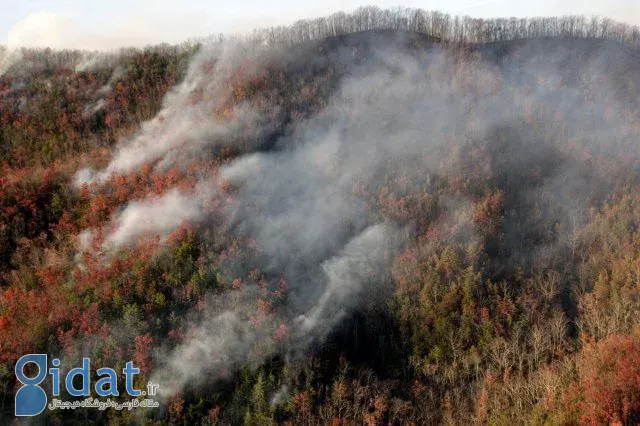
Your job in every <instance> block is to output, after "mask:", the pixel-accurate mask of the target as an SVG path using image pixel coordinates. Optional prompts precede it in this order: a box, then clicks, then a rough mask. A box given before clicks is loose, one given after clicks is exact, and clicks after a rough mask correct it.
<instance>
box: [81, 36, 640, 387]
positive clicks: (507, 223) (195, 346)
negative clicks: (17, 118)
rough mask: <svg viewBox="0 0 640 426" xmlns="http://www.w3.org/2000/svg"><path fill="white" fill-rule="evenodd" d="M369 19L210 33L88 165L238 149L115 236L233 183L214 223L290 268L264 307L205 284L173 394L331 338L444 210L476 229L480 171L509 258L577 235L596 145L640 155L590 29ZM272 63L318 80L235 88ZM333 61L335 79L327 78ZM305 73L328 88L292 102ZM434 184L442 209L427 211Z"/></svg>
mask: <svg viewBox="0 0 640 426" xmlns="http://www.w3.org/2000/svg"><path fill="white" fill-rule="evenodd" d="M359 37H360V38H359V40H360V41H361V43H363V45H364V48H362V47H358V46H356V47H353V46H347V45H345V46H343V47H340V46H338V47H333V48H332V49H334V50H332V51H330V52H329V53H327V54H326V55H325V56H321V57H317V52H318V51H322V50H321V49H320V48H319V47H321V48H326V46H322V45H321V46H318V45H317V44H313V43H311V44H309V45H304V46H302V47H300V48H298V49H297V50H294V51H291V52H283V51H280V50H278V49H274V50H273V51H269V52H265V51H263V49H264V48H263V47H256V46H253V47H249V46H247V45H243V44H241V43H234V42H232V43H231V44H227V43H217V44H216V43H214V44H212V45H211V46H208V47H206V48H204V49H202V50H201V52H200V53H199V54H198V55H197V56H196V58H195V59H194V60H193V62H192V64H191V65H190V68H189V71H188V73H187V77H186V78H185V80H184V82H182V83H181V84H180V85H179V86H178V87H176V88H175V90H173V91H172V92H171V93H170V94H169V95H167V97H166V99H165V101H164V106H163V109H162V111H161V112H160V113H159V114H158V115H157V116H156V117H155V118H154V119H153V120H151V121H150V122H148V123H145V124H144V125H143V126H142V128H141V129H140V131H139V133H138V134H137V135H136V136H135V137H134V138H133V139H132V140H129V141H125V142H123V143H122V144H121V146H120V148H119V149H118V150H117V152H116V153H115V155H114V157H113V159H112V160H111V162H110V164H109V165H108V166H107V167H106V168H105V169H104V170H101V171H97V172H92V171H89V170H84V171H81V172H80V173H79V174H78V175H77V176H76V182H77V183H81V182H98V183H100V182H105V181H106V179H108V178H109V177H110V176H112V175H113V174H116V173H125V172H128V171H131V170H134V169H136V168H138V167H140V166H141V165H143V164H145V163H152V164H155V165H156V167H158V168H166V167H169V166H178V167H180V166H184V165H185V164H188V163H189V162H190V161H192V160H193V159H195V158H200V157H202V158H208V159H211V160H213V159H215V158H216V155H217V154H218V153H219V150H220V148H231V149H233V150H234V152H235V153H236V154H237V156H236V157H235V159H234V160H233V161H231V162H229V163H228V164H225V165H223V166H221V167H220V169H219V174H218V177H219V180H211V179H205V178H203V180H202V181H201V182H200V184H199V185H198V186H197V188H196V189H195V191H193V192H182V191H179V190H173V191H170V192H168V193H167V194H165V195H163V196H162V197H160V198H153V197H152V198H150V199H148V200H143V201H136V202H133V203H131V204H129V205H128V206H127V207H125V208H124V210H122V211H121V212H120V213H119V214H118V215H117V216H116V217H115V219H114V223H115V228H114V230H113V231H112V232H111V233H110V234H109V235H108V236H107V238H106V244H107V245H108V246H109V247H110V248H111V249H114V250H117V249H118V248H119V247H121V246H123V245H128V244H131V243H132V242H134V241H136V239H137V238H139V237H140V236H142V235H145V234H153V233H157V234H161V235H166V234H167V233H169V232H171V231H172V230H173V229H175V228H176V227H178V226H179V225H180V224H181V223H182V222H184V221H190V222H197V223H200V224H201V225H202V226H203V227H205V228H206V227H208V226H213V225H210V223H213V222H212V221H210V219H211V216H210V215H209V214H208V213H207V212H206V208H205V206H206V205H207V203H210V202H212V200H213V199H214V198H216V197H218V196H220V194H221V190H220V188H221V187H222V185H221V184H222V183H224V184H225V185H230V187H231V190H230V191H231V193H232V198H233V201H232V202H231V201H230V202H229V205H228V206H227V208H226V209H223V211H222V214H223V215H225V221H224V226H221V227H219V228H216V229H214V230H213V231H211V233H212V234H214V235H216V236H217V237H219V239H220V240H224V239H225V238H227V239H240V238H247V239H252V240H255V241H256V244H257V246H258V247H259V250H258V252H257V253H256V254H252V255H250V259H249V260H248V261H247V262H246V263H247V264H249V265H251V267H255V268H258V269H259V270H260V271H262V272H263V273H264V275H265V277H266V280H267V281H269V280H272V279H277V278H278V277H282V278H283V279H284V280H286V282H287V283H288V285H289V291H288V294H287V300H286V302H285V306H284V307H283V308H282V309H278V310H277V311H276V312H275V313H273V316H270V317H269V318H268V319H267V320H265V321H264V322H259V323H255V322H253V321H252V318H253V317H254V313H255V310H256V300H257V298H258V297H259V292H258V291H257V290H255V291H251V290H247V291H246V292H244V293H242V294H241V295H238V294H236V293H237V292H234V291H229V292H226V293H223V294H221V295H220V294H218V295H215V296H213V295H212V296H211V297H209V299H208V302H207V303H206V306H205V309H204V311H203V312H202V315H200V318H199V319H198V320H195V321H194V323H193V326H194V329H193V331H192V332H191V333H190V334H189V335H188V337H187V338H186V339H185V341H184V342H183V343H182V345H180V346H179V347H178V348H177V349H175V350H173V351H171V352H169V353H167V354H166V358H165V359H166V361H165V362H161V365H160V366H159V367H158V370H157V371H156V372H155V376H156V377H155V380H154V381H159V382H160V383H161V388H162V389H163V390H164V392H165V396H171V395H172V394H173V393H174V392H177V391H179V390H180V389H181V388H182V387H184V386H196V385H198V384H199V383H201V382H202V381H208V382H211V381H215V380H217V379H220V378H223V377H228V375H229V374H231V373H232V372H233V371H234V370H235V369H236V368H238V367H240V366H243V365H258V364H259V363H260V362H261V361H263V360H265V359H266V358H267V357H269V356H272V355H275V354H278V353H282V352H284V353H286V354H289V355H292V354H293V355H295V354H297V353H300V352H304V351H305V350H306V348H307V347H308V346H309V344H310V343H311V342H313V341H319V342H322V341H323V340H324V339H326V338H327V336H328V335H329V334H330V333H331V331H332V330H334V329H335V328H336V326H337V325H338V324H340V322H341V321H342V320H343V319H344V318H345V317H346V316H348V315H349V314H350V313H352V312H353V311H354V310H357V309H360V308H362V307H364V306H366V304H367V303H369V302H370V301H372V300H378V299H380V298H382V299H384V297H385V296H388V293H389V292H390V291H392V289H391V288H390V286H389V285H388V283H389V279H388V276H387V271H388V270H389V268H388V266H389V262H390V261H392V259H393V257H394V254H395V253H397V251H398V249H399V248H401V247H402V246H404V245H406V244H411V237H412V236H413V237H415V235H416V232H418V231H417V230H418V229H419V228H420V229H422V230H424V227H425V223H426V225H429V224H431V222H435V221H438V220H439V221H440V222H438V224H440V225H442V226H443V227H445V228H447V229H450V230H452V231H451V235H450V236H449V237H450V238H451V239H452V240H454V241H456V240H457V241H468V240H470V239H474V238H479V236H478V233H479V231H478V229H477V227H476V225H474V223H473V217H474V209H475V208H476V206H477V204H478V201H479V200H482V199H483V198H486V197H488V196H489V195H491V194H489V193H486V190H485V188H486V186H490V187H494V188H502V190H503V191H504V193H505V194H506V195H505V201H504V217H503V218H502V219H503V222H502V228H501V231H502V233H503V235H502V243H503V253H505V254H504V255H503V256H504V258H502V259H501V260H502V261H503V262H504V264H505V265H510V267H513V268H515V267H517V266H519V265H522V264H527V263H531V262H535V261H538V260H539V259H541V258H552V257H553V256H554V255H557V254H558V253H559V252H561V250H562V249H563V247H564V244H565V243H566V241H567V238H565V237H558V235H557V234H558V229H563V230H564V231H563V235H564V236H570V235H571V233H572V232H573V230H574V229H577V228H578V227H579V226H581V224H582V223H584V220H586V215H587V214H588V212H587V209H586V208H585V206H588V205H592V204H593V203H597V202H601V201H602V200H603V199H604V197H605V195H606V194H607V193H610V192H611V191H613V190H615V188H613V187H612V185H611V184H610V183H609V182H610V180H609V178H610V177H611V176H609V175H607V173H606V172H603V170H605V171H606V169H602V168H601V167H595V166H594V165H593V163H592V162H590V160H589V159H588V158H587V159H585V152H589V150H591V151H593V150H595V151H600V152H606V153H607V155H608V157H607V158H609V159H610V160H611V161H612V163H613V164H616V165H618V166H619V167H618V168H617V169H616V170H614V171H613V172H614V173H619V174H625V173H628V171H629V170H633V169H632V167H634V166H636V165H637V159H638V155H637V152H638V151H637V140H638V139H637V134H635V133H634V131H633V128H632V127H630V124H629V123H631V122H633V120H632V119H631V118H633V117H629V116H628V114H629V113H628V112H626V113H625V108H626V106H628V105H629V102H633V101H634V100H633V99H628V98H625V97H624V91H622V90H619V88H615V87H612V86H607V85H605V84H602V82H601V80H602V79H601V78H600V77H601V76H602V75H604V74H606V73H608V72H611V69H610V68H609V67H610V66H611V65H610V64H611V61H612V58H610V57H604V56H602V52H598V51H596V52H594V51H593V50H591V49H592V46H590V45H589V44H588V43H586V44H584V45H583V44H580V43H578V42H575V43H574V42H567V43H568V44H567V45H563V44H561V43H564V42H561V41H558V42H557V44H555V45H554V49H552V50H550V51H549V50H545V49H544V48H543V47H544V46H541V45H536V44H529V45H526V44H525V45H524V46H520V47H518V48H513V51H511V52H507V53H503V55H504V56H499V55H495V52H491V51H488V52H483V51H482V49H480V50H479V51H476V52H472V53H469V52H467V53H465V54H458V53H456V52H450V51H447V50H444V49H441V48H436V47H431V48H426V49H421V50H420V49H418V50H416V51H411V50H410V49H408V48H407V47H406V46H407V37H408V36H405V35H402V34H399V35H398V34H395V35H394V34H386V35H379V34H378V35H377V36H374V35H371V34H369V35H364V36H363V35H360V36H359ZM413 41H415V40H413ZM532 43H535V42H532ZM359 49H360V50H359ZM585 49H586V50H585ZM363 51H364V52H365V53H366V54H363ZM607 51H608V52H609V50H607ZM296 55H299V56H296ZM620 55H622V53H620ZM292 58H295V60H294V59H292ZM585 58H588V60H585ZM617 63H618V64H619V63H620V62H617ZM301 64H303V65H301ZM582 64H585V66H584V67H582V66H579V65H582ZM274 66H279V67H280V68H279V69H277V70H276V71H274V73H275V74H276V75H277V73H278V71H280V72H282V73H289V74H290V75H293V77H291V81H287V80H286V79H284V80H280V81H279V82H278V84H280V85H285V86H286V87H294V85H293V83H292V81H299V80H305V81H306V82H310V83H309V84H310V86H311V87H309V86H302V88H301V89H300V93H287V94H286V95H285V96H284V97H277V96H276V94H275V93H274V91H269V90H266V89H265V90H257V91H256V93H255V94H253V95H245V96H238V95H237V93H234V90H235V89H236V88H237V87H241V86H246V84H247V82H250V81H252V80H253V79H254V78H255V77H260V76H264V75H266V73H267V70H268V69H269V67H274ZM328 68H330V69H332V70H337V71H335V73H336V74H337V75H334V76H333V77H331V78H334V79H338V81H339V82H338V83H335V84H334V83H333V82H329V81H328V80H324V81H319V82H318V81H317V80H314V76H315V74H314V73H318V74H321V75H325V76H326V75H327V74H328V73H327V71H326V70H327V69H328ZM239 69H241V70H242V71H243V74H242V76H241V77H238V78H236V77H234V75H236V73H237V71H238V70H239ZM318 70H320V71H322V72H324V74H322V72H320V71H318ZM576 76H577V77H578V78H576ZM325 78H327V79H328V78H329V77H325ZM567 82H573V83H571V84H568V83H567ZM289 84H290V85H289ZM314 84H315V85H314ZM296 87H298V86H296ZM327 88H330V89H327ZM323 89H324V90H326V92H328V93H326V92H322V90H323ZM305 90H306V91H308V92H309V93H314V90H315V91H316V92H315V93H316V96H317V97H320V96H324V102H323V104H322V108H320V110H319V111H314V113H310V114H308V115H306V116H301V117H302V118H298V119H296V120H293V119H291V120H287V117H288V116H289V117H290V116H293V113H292V112H291V109H292V108H293V107H291V106H290V105H285V104H284V101H285V100H286V101H288V102H290V103H294V102H299V103H300V105H307V104H308V101H307V100H306V99H304V96H302V93H303V91H305ZM320 93H324V94H323V95H320ZM604 116H609V119H606V120H605V119H604ZM265 141H266V142H268V143H265ZM634 147H635V151H634V150H633V148H634ZM586 157H588V155H586ZM629 176H630V177H629V179H631V180H633V179H634V178H633V176H632V175H629ZM395 194H400V195H397V198H393V197H396V195H395ZM415 194H418V195H415ZM230 198H231V197H230ZM432 204H434V205H437V206H439V208H440V209H441V211H440V212H441V213H442V215H441V216H440V217H434V218H432V217H430V214H431V211H430V210H429V209H428V208H427V207H426V206H427V205H432ZM434 238H436V237H434ZM443 238H444V237H443ZM247 264H245V263H240V262H238V263H236V264H234V263H233V261H229V263H227V264H223V265H222V266H221V269H222V270H221V274H222V275H224V276H225V277H228V278H230V279H232V278H233V277H234V276H238V274H239V273H238V271H243V272H244V273H245V275H246V273H247V271H246V269H247ZM278 324H282V325H284V326H285V328H286V329H287V330H289V333H290V339H289V340H286V339H285V340H286V344H284V343H283V341H282V340H279V339H278V338H276V337H274V336H273V334H272V333H271V331H272V330H273V329H274V326H275V325H278ZM283 345H284V348H283ZM171 383H172V384H174V386H171V385H170V384H171Z"/></svg>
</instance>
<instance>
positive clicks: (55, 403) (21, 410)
mask: <svg viewBox="0 0 640 426" xmlns="http://www.w3.org/2000/svg"><path fill="white" fill-rule="evenodd" d="M47 360H48V357H47V355H46V354H28V355H24V356H23V357H22V358H20V359H19V360H18V362H17V363H16V368H15V373H16V379H18V381H19V382H20V383H22V385H23V386H22V387H21V388H20V389H19V390H18V392H16V397H15V415H16V416H19V417H20V416H28V417H31V416H37V415H38V414H40V413H42V412H43V411H44V409H45V408H47V403H48V396H47V392H46V391H45V390H44V389H43V388H42V386H41V385H42V382H43V381H44V380H45V378H46V377H47V375H50V376H51V395H52V396H60V393H61V391H60V387H61V383H60V368H59V367H60V360H59V359H57V358H54V359H53V360H51V364H52V365H53V367H51V368H49V365H48V362H47ZM28 364H34V365H35V366H37V367H38V368H37V370H38V372H37V374H36V375H35V376H33V377H27V375H26V374H25V371H24V368H25V366H26V365H28ZM139 373H140V369H139V368H135V367H134V366H133V362H132V361H129V362H127V364H126V365H125V368H123V369H122V374H124V377H125V391H126V393H127V394H128V395H129V396H131V397H134V398H135V397H138V396H146V395H155V394H156V392H157V390H158V387H159V385H157V384H154V383H152V382H149V383H148V384H147V390H146V391H141V390H138V389H135V388H134V386H133V379H134V376H135V375H136V374H139ZM96 374H97V375H98V377H99V380H98V381H97V382H96V383H95V385H94V387H93V390H94V392H95V393H96V394H97V395H98V396H100V397H117V396H120V392H119V391H118V376H117V374H116V371H115V370H114V369H112V368H99V369H98V370H96ZM76 377H78V378H81V380H78V379H76ZM74 379H75V384H74ZM64 389H65V390H66V392H67V393H68V394H69V395H71V396H74V397H82V396H84V397H89V398H87V399H85V400H83V401H73V402H69V401H61V400H59V399H53V400H52V402H51V403H49V404H48V405H49V409H50V410H55V409H57V408H59V409H75V408H80V407H94V408H99V409H101V410H104V409H106V408H109V407H113V408H115V409H117V410H122V409H123V408H127V409H129V410H131V409H132V408H137V407H158V406H159V404H158V403H157V402H155V401H153V400H151V399H145V400H143V401H140V400H139V399H134V400H132V401H126V402H122V403H118V402H116V401H114V400H112V399H110V398H109V399H107V400H106V401H100V400H98V399H94V398H91V397H90V395H91V359H90V358H82V366H81V367H76V368H72V369H71V370H69V372H68V373H67V375H66V377H65V380H64Z"/></svg>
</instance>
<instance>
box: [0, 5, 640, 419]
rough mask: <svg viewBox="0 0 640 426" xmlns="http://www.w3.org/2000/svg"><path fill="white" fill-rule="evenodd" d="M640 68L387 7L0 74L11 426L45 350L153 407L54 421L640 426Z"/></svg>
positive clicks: (475, 24)
mask: <svg viewBox="0 0 640 426" xmlns="http://www.w3.org/2000/svg"><path fill="white" fill-rule="evenodd" d="M638 43H640V33H639V32H638V29H637V28H632V27H628V26H625V25H623V24H618V23H614V22H612V21H609V20H606V19H594V20H591V19H587V18H581V17H568V18H559V19H555V18H544V19H542V18H541V19H533V20H515V19H513V20H477V19H470V18H450V17H448V16H446V15H443V14H440V13H427V12H423V11H420V10H409V9H396V10H391V11H381V10H378V9H375V8H365V9H359V10H358V11H356V12H354V13H353V14H350V15H346V14H337V15H332V16H330V17H327V18H322V19H319V20H314V21H303V22H299V23H297V24H295V25H293V26H292V27H288V28H274V29H269V30H262V31H259V32H256V33H255V34H253V35H251V36H248V37H245V38H242V39H239V38H226V39H225V38H222V37H220V38H212V39H210V40H201V41H199V42H194V43H189V44H184V45H181V46H167V45H162V46H157V47H150V48H146V49H140V50H136V49H129V50H122V51H120V52H114V53H109V54H105V53H95V52H94V53H91V52H57V51H51V50H26V49H22V50H16V51H2V52H0V55H3V56H2V57H1V58H0V59H1V60H0V66H2V68H0V70H1V71H2V74H1V75H0V287H1V288H0V362H1V363H2V364H1V367H0V380H1V383H2V389H3V394H2V404H1V409H2V412H1V415H2V418H3V419H7V420H9V421H10V420H11V419H12V418H13V401H14V394H15V391H16V390H17V389H18V384H17V383H16V379H15V375H14V372H13V368H14V365H15V362H16V360H17V359H18V358H20V357H21V356H22V355H24V354H27V353H48V354H51V356H57V357H60V358H61V359H62V361H63V367H64V365H69V366H76V365H78V362H79V360H80V359H81V358H82V357H83V356H90V357H91V360H92V363H93V364H94V365H98V366H109V367H113V368H116V369H120V370H121V369H122V368H123V366H124V364H125V363H126V362H127V361H130V360H133V361H134V363H135V364H136V365H137V366H140V368H141V370H142V371H141V374H140V375H139V376H138V377H137V378H136V385H140V386H144V385H145V384H146V383H147V381H149V380H152V381H154V382H156V383H160V386H161V394H160V396H159V398H158V399H159V400H160V401H161V407H160V408H158V409H148V410H138V411H115V410H106V411H99V410H88V409H87V410H75V411H63V410H57V411H52V412H49V413H44V414H42V415H43V416H46V420H47V421H49V422H51V423H53V424H62V423H63V422H64V423H67V422H72V423H73V422H75V423H85V422H86V421H89V420H90V421H95V422H109V423H113V424H117V423H120V424H127V423H129V422H133V421H139V422H143V421H152V422H157V423H161V424H164V423H171V424H238V423H243V422H244V423H246V424H274V423H288V424H336V425H338V424H362V423H366V424H432V423H433V424H440V423H453V424H469V423H491V424H506V423H516V424H538V423H544V422H548V423H551V424H585V423H586V424H610V423H620V424H637V423H639V422H640V379H639V378H640V328H639V326H640V299H639V296H640V291H639V290H640V288H639V287H638V279H639V276H638V268H640V231H639V229H638V227H639V225H640V204H639V203H638V200H639V198H638V197H639V196H640V193H639V192H638V180H639V178H640V176H639V173H640V150H639V146H638V145H639V141H640V138H639V136H640V117H639V112H640V111H639V109H638V89H639V88H640V81H639V79H640V62H638ZM123 398H124V397H123Z"/></svg>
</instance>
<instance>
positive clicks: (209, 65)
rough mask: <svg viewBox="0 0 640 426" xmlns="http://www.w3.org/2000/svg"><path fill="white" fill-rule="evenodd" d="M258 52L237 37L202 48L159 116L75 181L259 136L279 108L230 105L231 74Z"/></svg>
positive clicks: (100, 179) (94, 179) (248, 70)
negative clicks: (175, 153) (106, 160)
mask: <svg viewBox="0 0 640 426" xmlns="http://www.w3.org/2000/svg"><path fill="white" fill-rule="evenodd" d="M256 54H257V52H250V51H248V50H247V49H246V48H243V46H241V45H240V44H239V43H238V42H234V41H227V42H224V43H211V44H210V45H208V46H206V47H204V48H202V50H201V52H200V53H199V54H198V55H196V57H195V58H194V59H193V61H192V62H191V64H190V66H189V70H188V72H187V75H186V77H185V79H184V81H183V82H182V83H180V84H179V85H178V86H177V87H176V88H174V89H173V90H172V91H171V92H170V93H169V94H168V95H167V96H166V98H165V100H164V103H163V107H162V110H161V111H160V112H159V113H158V115H157V116H156V117H154V118H153V119H152V120H150V121H148V122H146V123H143V125H142V127H141V129H140V132H139V133H138V134H137V135H136V136H135V137H134V138H133V139H132V140H130V141H127V142H125V143H123V144H122V145H121V147H120V149H119V150H118V151H117V153H116V155H115V156H114V158H113V159H112V160H111V162H110V163H109V165H108V166H107V167H106V169H105V170H102V171H100V172H98V173H97V174H95V173H94V172H93V171H92V170H89V169H85V170H82V171H80V172H79V173H78V176H77V179H76V181H75V183H76V185H77V186H79V185H82V184H85V183H90V182H98V183H101V182H104V181H106V180H107V179H108V178H109V177H111V176H112V175H114V174H118V173H127V172H129V171H131V170H133V169H135V168H137V167H140V166H141V165H143V164H145V163H153V162H156V161H157V160H159V159H162V158H163V157H165V156H167V155H169V154H170V153H171V152H172V151H174V150H179V151H180V157H182V158H183V160H187V159H188V158H193V157H194V156H196V155H198V154H199V152H200V150H201V149H202V148H203V147H205V146H207V145H212V146H217V147H221V146H225V145H227V143H228V142H227V141H228V140H234V142H236V143H238V140H237V137H235V138H232V136H233V135H238V134H242V135H243V140H244V141H246V142H247V143H249V144H250V143H251V142H250V141H252V140H256V139H259V137H260V134H261V132H262V131H264V130H266V128H268V121H267V120H268V119H269V118H271V117H273V116H274V115H275V114H277V109H271V110H269V111H266V110H257V109H255V108H250V107H248V106H247V105H244V104H243V103H242V102H240V103H234V104H232V105H231V104H230V97H231V96H232V88H233V87H232V83H233V82H232V81H230V79H231V78H232V74H233V73H234V72H236V71H237V66H238V64H239V63H240V61H241V60H243V61H244V62H245V63H246V62H247V61H249V60H251V59H252V58H251V56H254V55H256ZM207 69H209V72H207V71H206V70H207ZM211 69H215V73H211ZM244 72H245V73H246V74H245V75H244V77H245V78H250V77H251V75H252V72H254V70H252V69H251V68H250V67H245V69H244ZM185 157H186V158H185Z"/></svg>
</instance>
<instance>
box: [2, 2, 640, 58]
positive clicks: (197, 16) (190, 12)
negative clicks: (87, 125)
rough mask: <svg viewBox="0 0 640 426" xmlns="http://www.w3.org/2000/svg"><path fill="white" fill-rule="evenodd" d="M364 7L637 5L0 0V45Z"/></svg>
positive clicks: (599, 10) (482, 13) (96, 45)
mask: <svg viewBox="0 0 640 426" xmlns="http://www.w3.org/2000/svg"><path fill="white" fill-rule="evenodd" d="M364 5H376V6H379V7H381V8H387V7H394V6H399V5H401V6H407V7H418V8H422V9H425V10H441V11H443V12H447V13H450V14H454V15H455V14H458V15H470V16H477V17H511V16H517V17H527V16H543V15H547V16H548V15H567V14H581V15H600V16H608V17H611V18H613V19H616V20H620V21H624V22H627V23H630V24H634V25H635V24H640V0H612V1H606V0H605V1H594V0H539V1H523V0H422V1H416V0H405V1H404V2H399V1H398V0H395V1H393V0H391V1H390V0H381V1H375V0H370V1H366V0H364V1H363V0H324V1H318V2H315V3H314V2H301V1H299V0H275V1H264V0H225V1H220V0H208V1H207V0H179V1H169V0H97V1H96V0H20V1H16V0H0V10H1V11H2V13H1V14H0V45H5V46H8V47H10V48H14V47H20V46H27V47H33V46H39V47H45V46H48V47H51V48H80V49H97V50H109V49H115V48H118V47H125V46H144V45H148V44H156V43H159V42H168V43H176V42H180V41H183V40H187V39H189V38H195V37H203V36H207V35H211V34H220V33H224V34H230V33H244V32H248V31H251V30H252V29H254V28H261V27H269V26H273V25H280V24H290V23H293V22H295V21H296V20H298V19H303V18H314V17H317V16H322V15H328V14H331V13H334V12H338V11H341V10H342V11H351V10H353V9H356V8H358V7H360V6H364Z"/></svg>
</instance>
